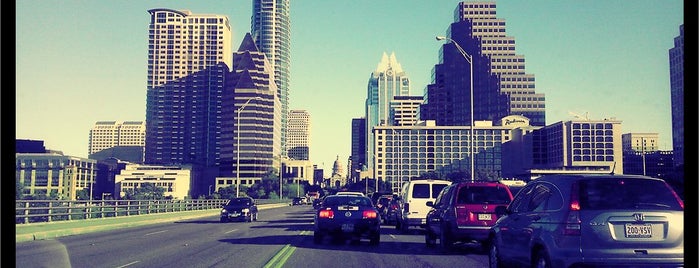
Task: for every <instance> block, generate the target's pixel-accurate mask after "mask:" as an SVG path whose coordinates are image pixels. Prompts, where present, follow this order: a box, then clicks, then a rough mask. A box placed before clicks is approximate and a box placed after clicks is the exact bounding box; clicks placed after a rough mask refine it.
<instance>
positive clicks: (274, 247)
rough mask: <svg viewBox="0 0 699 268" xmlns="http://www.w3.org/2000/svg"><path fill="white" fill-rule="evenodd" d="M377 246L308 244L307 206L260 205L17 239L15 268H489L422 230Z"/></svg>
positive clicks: (474, 251)
mask: <svg viewBox="0 0 699 268" xmlns="http://www.w3.org/2000/svg"><path fill="white" fill-rule="evenodd" d="M381 232H382V234H381V243H380V245H379V246H378V247H374V246H369V245H368V241H367V240H361V241H360V243H359V244H352V243H349V242H346V243H341V244H337V243H331V241H325V242H324V243H322V244H314V243H313V208H312V206H288V207H281V208H272V209H266V210H261V211H260V213H259V220H258V221H257V222H250V223H248V222H230V223H220V222H219V219H218V217H217V216H213V217H202V218H197V219H189V220H181V221H177V222H169V223H157V224H151V225H146V226H139V227H130V228H124V229H118V230H113V231H103V232H97V233H89V234H81V235H72V236H65V237H59V238H55V239H49V240H36V241H29V242H20V243H16V254H15V261H16V264H15V267H90V268H95V267H109V268H116V267H328V268H338V267H450V268H452V267H456V266H459V267H487V266H488V260H487V256H486V255H485V253H484V252H482V251H480V249H478V246H477V245H463V246H461V247H458V248H456V249H454V250H452V251H449V252H443V251H442V250H440V249H439V248H426V247H425V244H424V236H423V233H422V231H421V230H420V229H412V230H410V232H408V233H401V232H399V231H397V230H395V228H394V227H392V226H383V227H382V229H381Z"/></svg>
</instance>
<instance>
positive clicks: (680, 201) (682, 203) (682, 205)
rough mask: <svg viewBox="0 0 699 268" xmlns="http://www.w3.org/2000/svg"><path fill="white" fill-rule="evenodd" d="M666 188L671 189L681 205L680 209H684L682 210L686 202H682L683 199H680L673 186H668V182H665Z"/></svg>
mask: <svg viewBox="0 0 699 268" xmlns="http://www.w3.org/2000/svg"><path fill="white" fill-rule="evenodd" d="M665 186H666V187H667V188H668V189H670V192H672V194H673V195H674V196H675V199H677V202H678V203H680V207H682V209H684V201H682V198H680V196H679V195H678V194H677V192H675V190H674V189H672V186H670V185H669V184H667V182H665Z"/></svg>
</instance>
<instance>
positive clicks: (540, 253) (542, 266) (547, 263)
mask: <svg viewBox="0 0 699 268" xmlns="http://www.w3.org/2000/svg"><path fill="white" fill-rule="evenodd" d="M532 267H536V268H551V258H549V255H548V254H547V253H546V250H544V249H539V250H537V251H536V254H534V259H532Z"/></svg>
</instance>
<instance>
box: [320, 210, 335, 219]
mask: <svg viewBox="0 0 699 268" xmlns="http://www.w3.org/2000/svg"><path fill="white" fill-rule="evenodd" d="M334 217H335V213H334V212H333V211H332V210H330V209H327V210H321V211H319V212H318V218H321V219H332V218H334Z"/></svg>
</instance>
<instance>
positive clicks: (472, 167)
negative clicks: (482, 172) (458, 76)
mask: <svg viewBox="0 0 699 268" xmlns="http://www.w3.org/2000/svg"><path fill="white" fill-rule="evenodd" d="M441 40H447V41H451V42H452V43H454V45H456V49H457V50H459V52H460V53H461V55H462V56H464V59H466V61H467V62H468V64H469V65H470V68H469V72H470V77H469V78H470V80H471V81H470V83H471V85H470V87H471V90H470V95H471V97H470V98H469V101H470V102H471V105H470V106H471V115H470V118H471V130H470V134H469V135H468V139H469V144H470V145H469V146H468V150H469V156H470V158H471V181H475V174H474V170H475V169H474V163H475V161H474V156H473V147H474V144H473V132H474V131H475V126H474V125H473V116H474V115H473V56H471V55H469V54H468V53H466V51H464V49H463V48H461V46H460V45H459V43H457V42H456V41H454V39H451V38H449V37H446V36H437V41H441Z"/></svg>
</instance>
